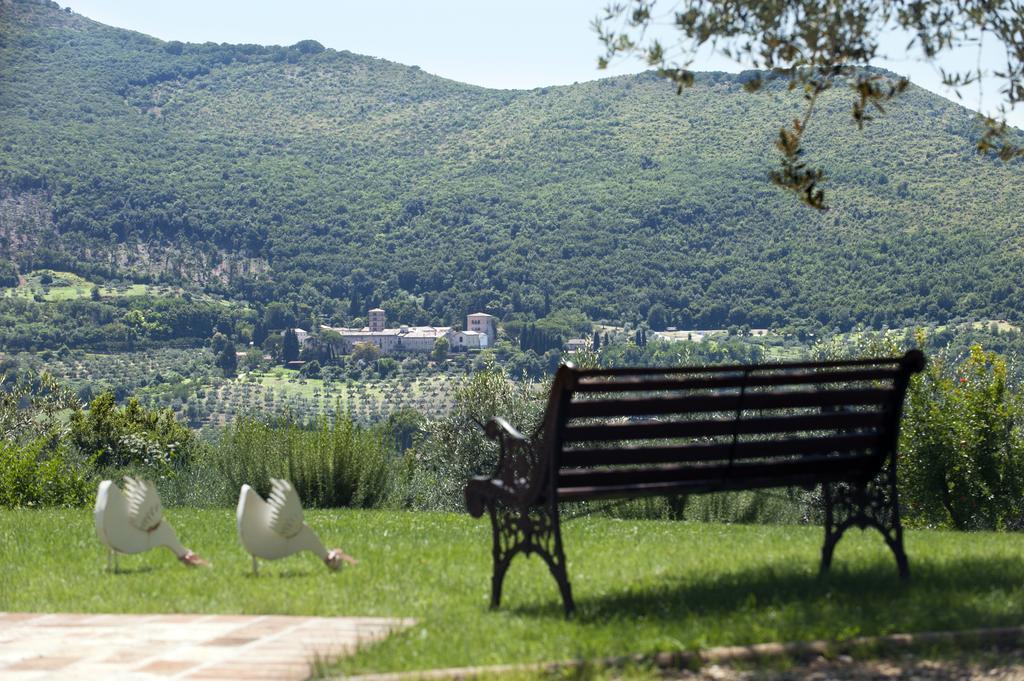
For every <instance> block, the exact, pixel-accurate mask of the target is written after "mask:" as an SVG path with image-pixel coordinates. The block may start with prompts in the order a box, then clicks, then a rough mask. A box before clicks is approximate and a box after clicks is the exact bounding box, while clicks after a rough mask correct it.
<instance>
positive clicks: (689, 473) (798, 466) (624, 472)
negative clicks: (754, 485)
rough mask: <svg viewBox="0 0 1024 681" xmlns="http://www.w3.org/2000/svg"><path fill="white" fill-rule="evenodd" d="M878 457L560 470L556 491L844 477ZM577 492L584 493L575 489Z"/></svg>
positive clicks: (870, 467) (862, 469)
mask: <svg viewBox="0 0 1024 681" xmlns="http://www.w3.org/2000/svg"><path fill="white" fill-rule="evenodd" d="M880 464H881V457H879V456H877V455H872V454H862V453H858V454H840V455H835V456H815V457H801V458H799V459H793V460H790V461H773V462H771V463H736V464H732V465H729V464H716V465H712V466H688V465H676V466H655V467H649V468H613V469H609V470H593V469H575V470H564V469H563V470H562V471H560V472H559V475H558V494H559V496H562V495H563V493H564V492H563V490H584V489H589V490H591V491H594V492H596V491H597V490H598V489H600V488H604V487H615V488H622V489H626V488H630V487H634V488H635V487H639V486H643V485H651V484H658V483H713V484H718V483H720V482H721V481H722V480H725V479H728V480H732V481H736V482H749V481H750V480H756V479H762V478H775V477H791V476H798V477H799V476H822V475H834V476H840V477H841V476H844V475H848V474H852V473H853V472H857V473H858V474H863V473H864V472H865V471H873V470H875V469H877V467H878V466H879V465H880ZM577 494H583V492H582V491H578V492H577Z"/></svg>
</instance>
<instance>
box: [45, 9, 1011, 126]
mask: <svg viewBox="0 0 1024 681" xmlns="http://www.w3.org/2000/svg"><path fill="white" fill-rule="evenodd" d="M58 2H59V3H60V4H61V6H70V7H71V9H72V10H74V11H75V12H78V13H79V14H83V15H85V16H87V17H89V18H91V19H95V20H96V21H100V22H103V23H105V24H110V25H112V26H118V27H121V28H129V29H133V30H136V31H140V32H142V33H146V34H148V35H153V36H156V37H158V38H162V39H164V40H181V41H185V42H206V41H212V42H218V43H220V42H226V43H258V44H263V45H291V44H294V43H296V42H298V41H300V40H304V39H307V38H312V39H314V40H318V41H319V42H321V43H323V44H324V45H325V46H327V47H332V48H334V49H338V50H350V51H352V52H356V53H359V54H366V55H371V56H374V57H383V58H385V59H389V60H391V61H396V62H399V63H402V64H408V65H416V66H419V67H420V68H422V69H423V70H425V71H428V72H430V73H433V74H436V75H439V76H444V77H445V78H451V79H453V80H458V81H462V82H466V83H473V84H475V85H483V86H486V87H492V88H533V87H540V86H545V85H564V84H568V83H573V82H576V81H585V80H593V79H595V78H601V77H604V76H608V75H617V74H622V73H634V72H637V71H641V70H643V69H644V68H645V67H644V65H643V64H642V63H640V62H638V61H633V60H620V61H619V62H618V63H616V64H614V65H613V66H612V67H611V68H609V69H608V70H607V71H598V70H597V68H596V60H597V55H598V54H599V53H600V51H601V49H600V45H599V43H598V41H597V38H596V36H595V35H594V33H593V31H592V30H591V28H590V20H591V19H592V18H594V17H595V16H596V15H597V14H598V13H600V11H601V9H602V8H603V7H604V5H605V4H606V2H605V0H556V1H552V0H517V1H516V2H504V3H499V2H496V1H494V0H434V1H432V2H425V1H424V0H373V1H371V2H366V1H365V0H364V1H362V2H354V1H352V0H288V1H287V2H285V1H281V0H279V1H277V2H273V1H270V0H245V1H242V0H58ZM669 35H670V34H669ZM905 44H906V41H905V40H904V39H900V38H896V37H894V38H893V39H891V40H889V41H887V42H886V44H885V48H886V53H887V54H888V55H889V56H891V57H893V58H894V59H892V60H889V61H884V62H878V64H877V65H879V66H884V67H886V68H889V69H891V70H892V71H895V72H897V73H902V74H905V75H909V76H910V78H911V80H912V81H913V82H914V83H915V84H917V85H920V86H921V87H924V88H927V89H929V90H931V91H933V92H937V93H939V94H941V95H943V96H946V97H949V98H951V99H955V96H954V95H953V94H952V93H951V92H948V91H947V90H945V89H944V88H943V86H942V84H941V81H940V78H939V76H938V73H937V70H936V69H935V68H934V67H933V66H931V65H928V64H922V63H919V62H917V61H916V60H914V59H908V58H907V57H906V54H905V52H904V51H903V47H904V46H905ZM988 47H989V48H990V49H987V50H986V51H985V53H984V54H983V55H982V62H981V63H982V66H983V67H986V66H987V65H989V64H990V66H987V67H988V69H989V70H993V69H995V68H998V66H999V62H998V59H999V56H1000V55H999V53H998V52H997V51H996V50H995V49H994V48H995V45H994V44H992V41H990V45H989V46H988ZM977 63H978V54H977V51H976V50H975V49H973V48H972V49H970V50H969V51H966V52H963V53H960V54H957V55H952V56H949V57H947V58H946V59H945V60H944V62H943V65H944V66H945V67H946V68H947V69H963V68H965V66H966V68H971V67H974V66H976V64H977ZM694 68H696V69H698V70H708V71H710V70H719V71H738V70H741V68H742V67H741V66H739V65H737V64H735V63H734V62H732V61H730V60H727V59H725V58H723V57H715V56H709V57H707V58H704V59H702V60H701V61H700V62H699V63H697V64H695V65H694ZM982 92H983V93H984V95H985V96H984V97H983V98H982V100H981V108H982V109H985V110H988V111H989V112H991V111H993V110H994V108H995V106H996V105H997V104H998V102H999V98H998V85H997V84H996V83H995V82H989V83H986V84H984V89H983V90H982ZM963 94H964V99H963V101H962V102H961V103H962V104H963V105H964V106H968V107H970V108H972V109H977V108H979V93H978V90H977V89H974V90H968V91H965V92H964V93H963ZM1010 122H1011V123H1012V124H1014V125H1016V126H1017V127H1020V128H1024V106H1018V107H1017V110H1016V111H1014V112H1013V113H1012V114H1011V117H1010Z"/></svg>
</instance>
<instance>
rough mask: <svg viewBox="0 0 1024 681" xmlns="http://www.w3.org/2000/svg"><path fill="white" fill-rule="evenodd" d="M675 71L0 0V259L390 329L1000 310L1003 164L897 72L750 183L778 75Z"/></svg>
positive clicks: (1016, 276)
mask: <svg viewBox="0 0 1024 681" xmlns="http://www.w3.org/2000/svg"><path fill="white" fill-rule="evenodd" d="M742 80H743V76H734V75H727V74H716V73H710V74H702V75H700V76H699V77H698V82H697V85H696V86H695V87H694V88H693V89H692V90H690V91H687V92H685V93H684V94H683V95H682V96H679V97H675V96H673V95H672V90H671V86H669V85H667V84H665V83H664V82H662V81H659V80H658V79H656V78H654V77H652V76H650V75H641V76H632V77H621V78H611V79H606V80H600V81H595V82H590V83H582V84H578V85H573V86H567V87H551V88H540V89H534V90H528V91H510V90H488V89H485V88H479V87H474V86H470V85H465V84H461V83H457V82H453V81H450V80H445V79H443V78H438V77H435V76H432V75H430V74H427V73H425V72H423V71H421V70H420V69H418V68H416V67H407V66H402V65H399V64H394V63H390V62H387V61H383V60H380V59H373V58H369V57H364V56H359V55H355V54H351V53H349V52H344V51H342V52H338V51H334V50H329V49H324V48H323V47H322V46H321V45H319V44H318V43H315V42H313V41H305V42H302V43H298V44H296V45H293V46H290V47H262V46H255V45H226V44H220V45H218V44H213V43H207V44H203V45H197V44H182V43H177V42H170V43H167V42H163V41H160V40H157V39H155V38H150V37H147V36H144V35H141V34H138V33H134V32H130V31H125V30H121V29H117V28H112V27H109V26H104V25H102V24H99V23H96V22H93V21H91V20H89V19H86V18H84V17H82V16H79V15H76V14H73V13H70V12H68V11H65V10H61V9H60V8H59V7H57V6H56V5H54V4H49V3H42V2H29V1H28V0H17V1H15V2H11V0H0V257H4V258H7V259H8V260H11V261H14V262H15V263H16V264H17V267H18V269H19V271H21V272H27V271H31V270H34V269H40V268H52V269H57V270H64V271H74V272H77V273H78V274H80V275H82V276H85V277H87V278H94V277H97V276H104V277H111V276H124V277H129V278H131V279H133V280H135V281H139V282H149V281H160V282H164V283H168V284H174V285H178V284H186V285H192V286H196V287H201V288H205V289H206V290H207V291H209V292H211V293H217V294H222V295H231V296H235V297H239V298H242V299H245V300H249V301H252V302H255V303H266V302H269V301H273V300H280V301H291V302H294V303H296V305H297V306H299V308H300V311H304V312H309V311H314V312H317V313H318V314H320V315H321V317H322V318H323V319H325V320H327V319H334V320H337V321H343V320H344V319H345V318H346V317H347V316H355V315H362V314H363V313H364V310H365V309H366V307H367V306H370V305H380V304H383V305H384V306H385V307H386V308H387V309H388V310H389V312H390V313H391V316H392V317H401V318H402V321H405V322H407V323H419V322H428V321H439V322H440V321H444V322H454V321H457V320H458V319H460V318H461V317H462V315H464V314H465V313H466V312H467V311H471V310H475V309H480V308H485V309H487V310H489V311H492V312H494V313H496V314H498V315H501V316H503V317H504V318H511V317H514V316H515V315H516V314H519V315H521V316H523V317H524V318H529V317H533V316H543V315H544V314H546V313H547V312H548V311H549V310H552V309H558V308H578V309H580V310H582V311H584V312H585V313H586V314H587V315H589V316H590V317H591V318H593V319H626V320H629V319H636V318H641V317H643V318H646V317H647V315H648V312H649V310H650V308H651V306H652V305H656V304H660V305H661V306H663V307H664V308H665V309H666V310H667V311H668V314H667V321H668V322H669V323H673V324H675V325H677V326H681V327H722V326H725V325H728V324H745V323H746V324H751V325H752V326H765V325H769V324H801V325H811V326H817V325H819V324H820V325H824V326H829V327H839V328H841V329H847V328H849V327H850V326H852V325H854V324H856V323H858V322H861V323H865V324H869V325H872V326H876V327H877V326H882V325H884V324H888V325H891V326H896V325H904V324H908V323H914V322H921V321H934V322H944V321H947V320H949V319H955V318H963V317H978V318H1002V319H1008V320H1010V321H1014V322H1018V323H1019V322H1022V321H1024V281H1022V278H1021V276H1020V274H1021V272H1022V271H1024V267H1022V265H1024V262H1022V246H1024V182H1022V177H1024V176H1022V170H1024V164H1021V163H1015V164H1012V165H1003V164H1001V163H999V162H996V161H991V160H988V159H985V158H981V157H978V156H977V155H975V154H974V152H973V142H972V140H973V139H974V135H975V134H976V131H975V128H974V123H973V119H972V116H971V114H970V112H968V111H967V110H966V109H963V108H962V107H959V106H957V105H955V104H952V103H950V102H948V101H946V100H944V99H942V98H940V97H937V96H935V95H932V94H930V93H928V92H925V91H923V90H921V89H918V88H912V89H911V91H910V92H909V93H908V94H907V95H905V96H904V97H902V98H901V99H900V100H899V101H898V102H896V103H894V104H893V105H892V107H891V110H890V112H889V114H888V115H887V116H885V120H884V121H883V122H881V123H876V124H871V125H869V126H868V127H867V128H866V129H865V130H864V131H863V132H858V131H857V130H856V128H855V127H854V126H852V125H851V124H850V123H849V120H850V114H849V100H850V95H849V93H848V92H845V91H838V92H832V93H829V94H828V95H827V96H826V97H825V101H824V103H823V106H822V108H821V109H820V113H819V115H818V117H817V118H816V119H815V121H814V127H813V128H812V131H811V133H810V139H809V140H808V147H809V148H811V149H813V150H814V153H815V158H814V162H816V163H820V164H822V165H824V166H825V167H826V168H827V169H828V170H829V172H830V176H829V178H828V189H829V190H830V192H831V195H830V201H831V203H832V205H833V209H832V210H831V211H829V212H828V213H825V214H818V213H815V212H813V211H811V210H809V209H807V208H805V207H803V206H800V205H798V204H797V203H796V202H795V201H794V200H793V199H792V198H791V197H789V196H786V195H784V194H782V193H781V192H780V191H778V190H776V189H774V188H773V187H771V186H770V185H769V184H768V182H767V180H766V178H767V174H768V172H769V170H770V169H772V168H773V167H774V164H775V163H776V158H775V153H774V149H773V148H772V146H771V145H772V141H773V140H774V137H775V136H776V135H777V132H778V127H779V126H780V125H781V124H782V122H783V121H785V120H786V119H787V118H789V117H791V115H794V114H795V113H796V112H798V111H800V110H801V102H800V100H799V97H797V96H796V95H793V94H791V93H788V92H786V91H784V90H782V89H774V90H772V89H769V90H768V91H767V92H765V93H763V94H759V95H749V94H747V93H745V92H744V91H743V88H742Z"/></svg>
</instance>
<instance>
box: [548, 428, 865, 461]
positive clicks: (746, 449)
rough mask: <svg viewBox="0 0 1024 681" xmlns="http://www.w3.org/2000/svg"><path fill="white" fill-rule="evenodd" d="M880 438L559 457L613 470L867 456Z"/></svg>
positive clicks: (587, 451)
mask: <svg viewBox="0 0 1024 681" xmlns="http://www.w3.org/2000/svg"><path fill="white" fill-rule="evenodd" d="M881 446H882V441H881V438H880V437H879V436H878V435H875V434H868V435H833V436H831V437H810V438H791V439H787V440H760V441H757V442H737V443H736V445H735V447H734V446H733V445H732V443H723V444H690V445H680V446H676V447H616V448H614V449H566V450H563V451H562V452H561V454H560V465H561V467H563V468H581V467H586V466H616V465H637V464H656V463H682V462H685V461H723V460H727V459H729V458H735V459H753V458H767V457H772V456H786V455H790V454H793V455H797V454H799V455H812V454H831V453H833V452H852V451H859V452H867V451H871V450H878V449H880V448H881Z"/></svg>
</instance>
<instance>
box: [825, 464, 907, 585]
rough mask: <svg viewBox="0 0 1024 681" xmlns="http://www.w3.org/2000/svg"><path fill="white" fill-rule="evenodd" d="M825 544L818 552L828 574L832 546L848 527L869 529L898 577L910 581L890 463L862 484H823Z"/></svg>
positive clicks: (893, 468) (893, 475)
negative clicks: (880, 539)
mask: <svg viewBox="0 0 1024 681" xmlns="http://www.w3.org/2000/svg"><path fill="white" fill-rule="evenodd" d="M822 496H823V497H824V500H825V544H824V546H823V547H822V549H821V572H822V573H825V572H828V569H829V567H830V566H831V565H832V553H833V552H834V551H835V547H836V544H837V543H838V542H839V539H840V538H841V537H842V536H843V533H844V532H846V530H847V529H849V528H850V527H854V526H856V527H859V528H860V529H862V530H863V529H865V528H867V527H873V528H875V529H876V530H878V531H879V532H881V533H882V537H883V538H884V539H885V543H886V544H887V545H888V546H889V548H890V549H891V550H892V553H893V555H894V556H895V557H896V567H897V568H898V569H899V573H900V577H901V578H903V579H909V578H910V565H909V563H908V561H907V554H906V551H904V550H903V525H902V523H901V522H900V505H899V498H898V496H897V492H896V469H895V465H894V464H892V463H890V464H888V465H886V467H885V468H883V470H882V473H880V474H879V476H878V477H877V478H875V479H874V480H871V481H869V482H867V483H866V484H854V483H824V484H823V485H822Z"/></svg>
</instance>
